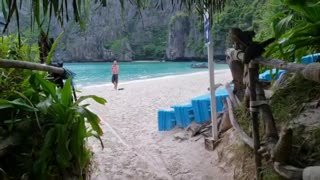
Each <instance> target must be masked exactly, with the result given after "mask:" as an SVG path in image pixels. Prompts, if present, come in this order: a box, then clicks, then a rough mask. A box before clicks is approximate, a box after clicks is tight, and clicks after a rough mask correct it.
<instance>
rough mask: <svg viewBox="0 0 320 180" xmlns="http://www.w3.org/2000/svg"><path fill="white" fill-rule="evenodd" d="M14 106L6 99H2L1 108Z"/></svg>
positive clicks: (0, 100)
mask: <svg viewBox="0 0 320 180" xmlns="http://www.w3.org/2000/svg"><path fill="white" fill-rule="evenodd" d="M13 107H14V106H13V105H12V104H11V103H10V102H9V101H8V100H6V99H0V109H7V108H13Z"/></svg>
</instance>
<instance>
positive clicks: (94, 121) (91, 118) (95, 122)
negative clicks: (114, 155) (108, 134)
mask: <svg viewBox="0 0 320 180" xmlns="http://www.w3.org/2000/svg"><path fill="white" fill-rule="evenodd" d="M76 111H77V112H78V113H79V114H80V115H81V116H83V117H86V118H87V121H88V122H89V123H90V125H91V127H92V129H93V130H94V131H95V132H96V133H97V134H98V135H99V136H102V134H103V131H102V129H101V127H100V125H99V123H100V119H99V117H98V116H97V115H96V114H94V113H93V112H91V111H89V110H88V109H87V108H84V107H81V106H78V107H77V109H76Z"/></svg>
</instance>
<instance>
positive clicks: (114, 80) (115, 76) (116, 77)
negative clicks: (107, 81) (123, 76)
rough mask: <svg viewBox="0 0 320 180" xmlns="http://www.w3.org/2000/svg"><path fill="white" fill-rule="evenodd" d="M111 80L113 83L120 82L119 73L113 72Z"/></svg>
mask: <svg viewBox="0 0 320 180" xmlns="http://www.w3.org/2000/svg"><path fill="white" fill-rule="evenodd" d="M111 82H112V83H118V74H113V75H112V79H111Z"/></svg>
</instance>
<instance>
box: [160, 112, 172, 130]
mask: <svg viewBox="0 0 320 180" xmlns="http://www.w3.org/2000/svg"><path fill="white" fill-rule="evenodd" d="M175 126H176V119H175V114H174V110H173V109H168V110H165V109H160V110H158V129H159V131H169V130H171V129H173V128H174V127H175Z"/></svg>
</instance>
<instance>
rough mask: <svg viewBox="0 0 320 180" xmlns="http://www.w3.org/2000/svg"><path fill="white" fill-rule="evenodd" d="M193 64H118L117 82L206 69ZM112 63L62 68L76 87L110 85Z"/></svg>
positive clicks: (65, 65)
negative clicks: (71, 75) (69, 73)
mask: <svg viewBox="0 0 320 180" xmlns="http://www.w3.org/2000/svg"><path fill="white" fill-rule="evenodd" d="M193 63H194V62H120V63H119V67H120V71H119V81H120V82H123V81H132V80H141V79H148V78H154V77H163V76H170V75H178V74H187V73H194V72H201V71H208V69H194V68H191V67H190V66H191V64H193ZM111 65H112V63H106V62H104V63H65V64H64V67H65V68H67V69H69V70H71V71H73V72H74V73H76V76H75V84H76V86H89V85H98V84H105V83H111V76H112V73H111ZM227 68H228V65H227V64H216V65H215V69H216V70H221V69H227Z"/></svg>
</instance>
